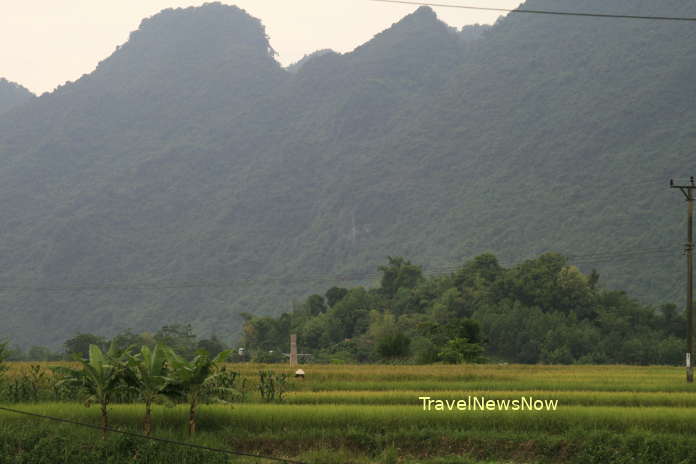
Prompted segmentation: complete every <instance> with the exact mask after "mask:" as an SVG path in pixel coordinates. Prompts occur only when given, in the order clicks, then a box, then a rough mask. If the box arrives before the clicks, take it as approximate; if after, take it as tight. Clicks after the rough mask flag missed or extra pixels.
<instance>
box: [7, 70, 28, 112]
mask: <svg viewBox="0 0 696 464" xmlns="http://www.w3.org/2000/svg"><path fill="white" fill-rule="evenodd" d="M34 96H35V95H34V94H33V93H31V92H30V91H29V90H27V89H26V88H24V87H22V86H21V85H19V84H16V83H14V82H10V81H8V80H7V79H5V78H4V77H2V78H0V114H2V113H5V112H7V111H9V110H10V109H12V108H14V107H16V106H18V105H22V104H24V103H27V102H28V101H30V100H31V99H33V98H34Z"/></svg>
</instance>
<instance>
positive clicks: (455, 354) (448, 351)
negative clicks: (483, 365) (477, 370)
mask: <svg viewBox="0 0 696 464" xmlns="http://www.w3.org/2000/svg"><path fill="white" fill-rule="evenodd" d="M482 355H483V347H481V345H479V344H478V343H470V342H469V340H467V339H466V338H461V337H460V338H453V339H452V340H449V341H448V342H447V343H446V344H445V346H444V347H443V349H442V351H441V352H440V353H439V354H438V356H439V357H440V359H442V361H444V362H446V363H448V364H460V363H479V362H483V356H482Z"/></svg>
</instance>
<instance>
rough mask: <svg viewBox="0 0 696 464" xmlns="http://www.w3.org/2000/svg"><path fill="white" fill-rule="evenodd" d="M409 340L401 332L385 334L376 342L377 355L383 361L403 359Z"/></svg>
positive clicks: (407, 352) (406, 352)
mask: <svg viewBox="0 0 696 464" xmlns="http://www.w3.org/2000/svg"><path fill="white" fill-rule="evenodd" d="M410 346H411V339H410V338H408V337H407V336H406V335H404V334H403V333H401V332H393V333H385V334H383V335H382V336H381V337H380V338H379V339H378V340H377V353H378V354H379V355H380V356H381V357H382V358H384V359H397V358H405V357H407V356H408V355H409V347H410Z"/></svg>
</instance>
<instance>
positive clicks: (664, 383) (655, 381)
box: [0, 363, 696, 464]
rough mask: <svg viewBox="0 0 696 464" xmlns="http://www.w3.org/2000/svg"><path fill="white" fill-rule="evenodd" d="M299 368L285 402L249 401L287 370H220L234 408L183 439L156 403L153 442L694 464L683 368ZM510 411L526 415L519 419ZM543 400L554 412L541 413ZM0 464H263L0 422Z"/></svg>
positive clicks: (94, 413)
mask: <svg viewBox="0 0 696 464" xmlns="http://www.w3.org/2000/svg"><path fill="white" fill-rule="evenodd" d="M44 366H45V364H44ZM302 367H303V369H304V370H305V372H306V377H305V379H294V378H293V379H292V380H291V381H290V384H289V387H288V390H289V391H288V393H287V394H286V396H285V398H284V401H282V402H274V403H266V402H263V401H262V399H261V397H260V395H259V394H258V392H256V391H255V384H254V382H257V381H258V372H259V370H262V369H273V370H274V371H276V372H288V373H290V372H291V370H290V369H289V368H286V367H284V366H279V365H267V366H264V365H258V364H236V365H228V366H227V368H228V369H232V370H235V371H238V372H240V373H241V375H242V377H244V378H247V379H248V383H247V387H248V392H247V395H246V398H245V399H244V401H239V402H234V403H230V404H210V405H204V406H202V407H201V409H200V412H199V415H198V420H199V423H198V433H196V435H194V436H193V437H192V438H189V437H187V436H186V418H187V413H188V410H187V408H186V407H185V406H184V405H179V406H173V407H166V406H163V405H157V406H155V409H154V436H157V437H162V438H167V439H172V440H182V441H188V442H191V443H196V444H202V445H207V446H211V447H216V448H225V449H230V450H236V451H240V452H244V453H251V454H261V455H267V456H274V457H280V458H288V459H292V460H296V461H301V462H307V463H317V464H321V463H336V464H339V463H365V464H367V463H420V464H464V463H568V462H570V463H650V464H654V463H696V387H695V386H694V385H693V384H687V383H686V382H685V379H684V377H685V376H684V370H683V368H676V367H635V366H527V365H457V366H443V365H430V366H384V365H378V366H375V365H360V366H351V365H304V366H302ZM25 368H26V366H25V365H22V364H21V363H17V364H15V365H13V366H12V368H11V370H10V372H9V374H8V376H9V377H10V378H11V377H12V376H13V375H17V373H18V372H21V371H22V369H25ZM423 397H429V398H430V399H431V400H433V401H432V402H431V403H429V401H428V400H423V399H422V398H423ZM475 398H476V400H474V399H475ZM523 398H524V400H522V399H523ZM437 400H441V401H437ZM515 400H517V401H520V402H523V404H526V405H529V406H530V407H529V408H518V409H516V410H515V409H514V407H513V406H514V401H515ZM538 400H541V402H539V401H538ZM474 401H477V402H476V403H474ZM548 401H551V402H552V403H553V402H555V404H556V407H555V408H550V409H547V408H546V407H540V408H538V407H537V406H540V405H545V404H547V403H545V402H548ZM506 404H507V405H508V407H507V408H506V407H505V405H506ZM520 404H522V403H520ZM2 406H6V407H11V408H16V409H21V410H23V411H29V412H33V413H37V414H45V415H50V416H57V417H62V418H66V419H71V420H76V421H80V422H85V423H89V424H94V425H97V424H99V411H98V408H95V407H92V408H85V407H84V406H83V405H81V404H79V403H76V402H56V401H38V402H27V403H18V404H17V403H12V404H10V403H7V404H3V405H2ZM428 406H429V407H428ZM474 406H481V407H480V408H478V407H477V408H474ZM143 411H144V407H143V405H142V404H114V405H112V406H111V407H110V410H109V412H110V425H111V426H112V427H114V428H117V429H120V430H125V431H132V432H139V431H140V430H141V419H142V415H143ZM0 455H1V456H0V463H5V462H7V463H39V462H41V463H43V462H46V463H54V462H56V463H58V462H61V463H62V462H65V463H80V462H85V463H87V462H90V463H91V462H112V463H121V462H123V463H125V462H134V463H135V462H143V463H144V462H148V463H160V462H162V463H165V462H176V463H179V462H182V463H183V462H191V463H208V462H210V463H218V462H219V463H227V462H233V463H247V462H249V463H251V462H258V463H270V462H273V461H270V460H265V459H255V458H250V457H242V456H240V457H230V456H225V455H222V454H219V453H213V452H210V451H203V450H195V449H187V448H182V447H177V446H174V445H170V444H165V443H157V442H147V441H145V440H144V439H140V438H134V437H129V436H119V435H118V434H114V433H111V434H109V436H108V437H107V439H106V440H101V438H100V432H99V431H98V430H92V429H86V428H81V427H77V426H74V425H70V424H60V423H54V422H50V421H47V420H45V419H38V418H32V417H26V416H21V415H16V414H12V413H9V412H5V411H0Z"/></svg>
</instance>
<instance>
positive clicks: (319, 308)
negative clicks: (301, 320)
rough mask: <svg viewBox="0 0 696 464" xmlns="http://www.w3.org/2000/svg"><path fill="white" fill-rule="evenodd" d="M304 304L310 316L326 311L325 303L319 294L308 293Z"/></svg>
mask: <svg viewBox="0 0 696 464" xmlns="http://www.w3.org/2000/svg"><path fill="white" fill-rule="evenodd" d="M305 306H306V307H307V311H308V312H309V314H310V315H311V316H318V315H319V314H322V313H324V312H326V303H325V302H324V297H323V296H321V295H310V296H309V297H308V298H307V301H306V302H305Z"/></svg>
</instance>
